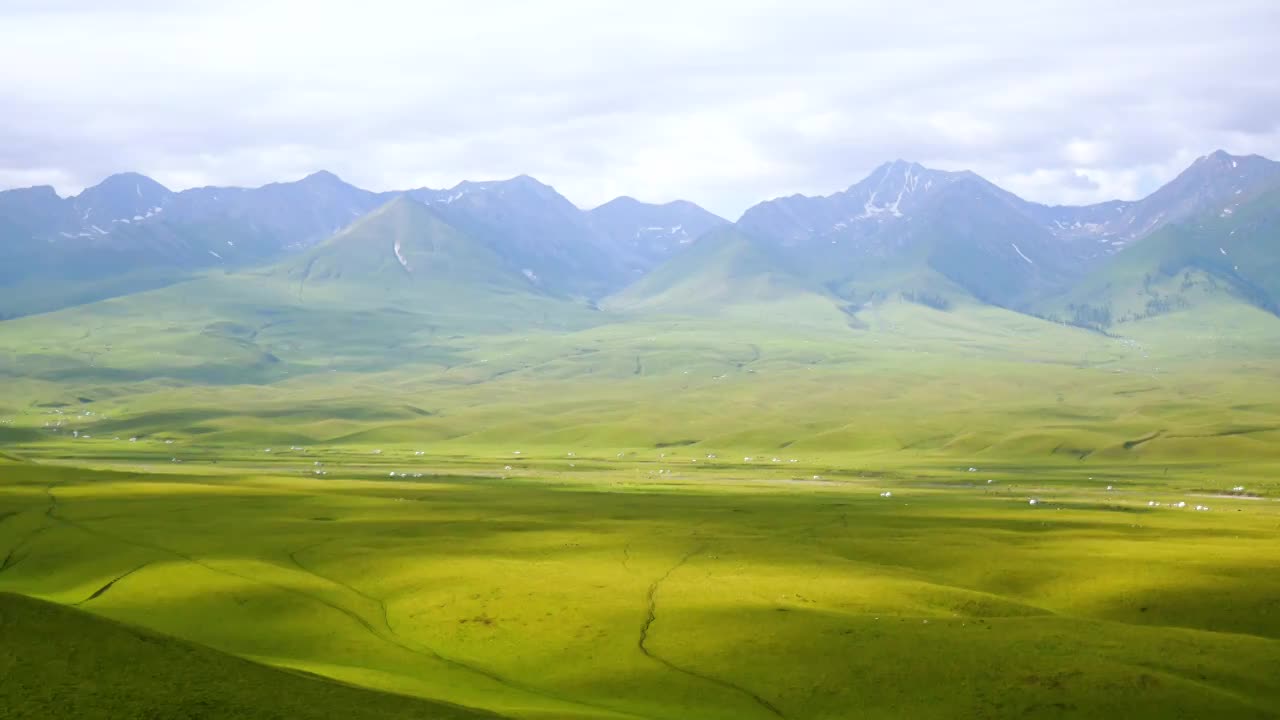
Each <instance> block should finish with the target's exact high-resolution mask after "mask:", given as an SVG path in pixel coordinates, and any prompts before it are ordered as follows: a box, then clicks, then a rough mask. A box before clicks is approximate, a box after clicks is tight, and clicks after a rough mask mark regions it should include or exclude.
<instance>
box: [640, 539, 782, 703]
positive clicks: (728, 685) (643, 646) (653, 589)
mask: <svg viewBox="0 0 1280 720" xmlns="http://www.w3.org/2000/svg"><path fill="white" fill-rule="evenodd" d="M702 550H703V548H702V547H701V546H699V547H695V548H694V549H692V550H690V551H688V552H686V553H685V554H684V555H683V556H682V557H681V558H680V560H679V561H678V562H677V563H676V564H675V565H672V566H671V567H669V568H667V571H666V572H664V573H663V574H662V576H661V577H659V578H658V579H657V580H654V581H653V582H652V583H650V585H649V590H648V592H647V594H646V597H645V599H646V601H647V603H648V612H647V613H646V614H645V619H644V622H643V623H641V624H640V639H639V641H638V642H637V643H636V647H638V648H639V649H640V652H641V653H642V654H643V655H644V656H645V657H647V658H649V659H650V660H653V661H654V662H657V663H659V664H661V665H663V666H664V667H667V668H668V669H670V670H673V671H675V672H678V673H680V674H681V675H687V676H689V677H691V678H694V679H697V680H701V681H703V682H708V683H711V684H713V685H718V686H720V687H722V688H725V689H726V690H730V691H732V692H735V693H738V694H740V695H745V696H746V697H748V698H750V699H751V700H752V702H754V703H756V704H757V705H759V706H760V707H762V708H764V709H765V710H767V711H768V712H769V714H771V715H773V716H775V717H780V718H785V717H786V716H785V715H783V714H782V711H780V710H779V709H778V708H777V707H776V706H774V704H773V703H771V702H769V701H768V700H765V699H764V698H762V697H760V696H759V695H757V694H756V693H754V692H752V691H750V690H748V689H747V688H744V687H742V686H741V685H738V684H736V683H733V682H730V681H728V680H721V679H720V678H716V677H712V676H710V675H706V674H704V673H701V672H698V671H697V670H692V669H690V668H687V667H684V666H681V665H677V664H675V663H674V662H672V661H670V660H668V659H667V658H665V657H663V656H661V655H659V654H657V653H655V652H654V651H653V650H651V649H650V648H649V647H648V642H649V630H650V629H651V628H652V627H653V623H654V622H655V621H656V620H657V619H658V600H657V595H658V591H659V590H660V589H661V588H662V584H663V583H664V582H666V580H667V578H669V577H671V575H672V574H673V573H674V572H675V571H677V570H679V569H680V568H682V567H684V565H685V564H686V563H688V562H689V559H690V558H692V557H693V556H694V555H697V554H698V553H700V552H702Z"/></svg>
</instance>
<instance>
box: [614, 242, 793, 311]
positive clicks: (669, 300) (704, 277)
mask: <svg viewBox="0 0 1280 720" xmlns="http://www.w3.org/2000/svg"><path fill="white" fill-rule="evenodd" d="M813 292H814V290H812V289H810V288H808V287H806V285H805V282H804V280H802V279H801V278H800V277H799V276H797V275H795V274H793V273H792V272H791V271H790V270H789V268H788V267H787V264H786V263H785V261H784V260H783V259H782V258H781V257H779V256H778V254H777V253H776V252H774V251H771V250H770V249H769V248H768V247H767V246H764V245H762V244H761V243H759V242H758V241H756V240H755V239H753V238H752V237H751V236H749V235H747V234H746V233H744V232H742V231H741V230H738V229H737V228H734V227H723V228H717V229H715V230H712V231H710V232H708V233H707V234H706V235H704V236H703V237H702V238H701V239H699V240H698V242H697V243H694V244H693V245H691V246H689V247H688V248H686V249H685V250H684V251H683V252H681V253H679V254H678V255H676V256H675V257H673V258H671V259H670V260H668V261H667V262H665V263H663V264H662V265H660V266H658V267H657V268H656V269H654V270H653V271H651V272H650V273H648V274H647V275H645V276H644V277H642V278H641V279H640V280H638V281H636V282H635V283H634V284H632V285H631V286H630V287H628V288H626V289H625V290H623V291H622V292H620V293H618V294H616V295H614V296H612V297H610V298H609V299H608V300H607V301H606V302H605V304H604V306H605V307H607V308H616V309H628V310H639V309H645V310H662V311H668V312H672V311H674V312H680V311H706V310H716V309H721V308H724V307H726V306H730V305H735V304H747V303H760V302H770V301H775V300H779V299H782V298H786V297H790V296H796V295H802V294H806V293H813Z"/></svg>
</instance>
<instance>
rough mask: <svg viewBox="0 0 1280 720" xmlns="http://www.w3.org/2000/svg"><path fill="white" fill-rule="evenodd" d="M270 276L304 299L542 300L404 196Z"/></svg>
mask: <svg viewBox="0 0 1280 720" xmlns="http://www.w3.org/2000/svg"><path fill="white" fill-rule="evenodd" d="M277 268H278V269H276V270H273V271H268V272H269V273H271V274H275V273H278V272H283V273H285V274H286V275H287V276H288V278H289V282H290V284H291V285H292V286H294V287H296V290H297V296H298V298H299V299H301V300H306V299H307V298H308V297H309V295H310V294H312V293H318V294H321V295H324V296H327V297H333V296H335V295H337V296H341V297H342V298H350V297H353V296H356V297H359V296H364V295H368V293H369V292H370V291H371V290H372V291H374V292H376V293H377V294H379V295H382V296H385V297H386V298H387V299H388V300H390V299H391V298H397V299H411V298H413V297H415V296H417V297H419V298H420V299H424V300H425V299H426V298H434V299H435V300H437V301H447V300H449V299H450V298H452V299H453V300H454V302H458V301H460V300H461V299H462V298H461V297H459V294H463V295H480V294H483V293H486V292H501V293H506V294H513V293H527V294H540V291H539V290H538V287H537V283H536V278H534V277H527V276H522V275H521V274H520V272H519V271H518V270H514V269H511V268H508V266H507V265H506V264H505V263H504V262H503V261H502V259H501V258H499V257H498V256H497V255H496V254H494V252H493V251H492V250H490V249H488V248H487V247H485V246H484V245H481V244H480V243H478V242H476V241H475V240H473V239H471V238H470V237H468V236H466V235H464V234H463V233H462V232H460V231H459V230H457V229H456V228H454V227H452V226H450V225H449V224H448V223H446V222H445V221H444V220H443V219H442V218H441V217H440V216H439V215H437V214H436V213H435V212H433V211H432V210H430V209H429V208H427V207H426V206H425V205H423V204H421V203H419V202H417V201H415V200H411V199H410V198H408V197H407V196H401V197H399V198H396V199H395V200H392V201H391V202H389V203H387V204H386V205H384V206H382V207H381V208H379V209H378V210H375V211H374V212H372V213H370V214H369V215H367V216H365V217H363V218H361V219H360V220H359V221H357V222H356V223H354V224H352V225H351V226H350V227H348V228H346V229H345V230H343V231H341V232H339V233H338V234H337V235H334V236H333V237H331V238H329V239H328V240H326V241H325V242H323V243H321V244H320V245H318V246H316V247H314V248H312V249H310V250H308V251H306V252H304V253H302V254H301V255H298V256H296V257H291V258H289V259H288V260H286V261H284V262H283V263H281V264H280V265H279V266H277Z"/></svg>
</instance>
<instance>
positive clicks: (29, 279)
mask: <svg viewBox="0 0 1280 720" xmlns="http://www.w3.org/2000/svg"><path fill="white" fill-rule="evenodd" d="M1277 182H1280V163H1276V162H1273V161H1270V160H1267V159H1265V158H1261V157H1257V156H1248V157H1238V156H1232V155H1229V154H1227V153H1225V152H1221V151H1219V152H1215V153H1213V154H1211V155H1209V156H1206V157H1203V158H1200V159H1199V160H1197V161H1196V163H1195V164H1193V165H1192V166H1191V167H1190V168H1188V169H1187V170H1186V171H1185V172H1183V173H1182V174H1181V175H1179V176H1178V177H1177V178H1175V179H1174V180H1173V181H1172V182H1170V183H1169V184H1168V185H1166V186H1165V187H1163V188H1161V189H1159V190H1158V191H1156V192H1154V193H1152V194H1151V195H1150V196H1148V197H1146V198H1143V199H1142V200H1138V201H1132V202H1130V201H1112V202H1108V203H1101V204H1097V205H1091V206H1085V207H1062V206H1060V207H1050V206H1045V205H1040V204H1037V203H1032V202H1028V201H1025V200H1023V199H1021V198H1019V197H1017V196H1015V195H1013V194H1012V193H1009V192H1007V191H1005V190H1002V189H1001V188H999V187H997V186H995V185H993V184H992V183H990V182H987V181H986V180H984V179H983V178H981V177H979V176H977V175H975V174H973V173H971V172H947V171H941V170H933V169H929V168H925V167H923V166H921V165H919V164H916V163H911V162H906V161H903V160H898V161H894V162H890V163H886V164H884V165H882V166H880V167H879V168H876V170H874V171H873V172H872V173H871V174H870V175H869V176H868V177H866V178H865V179H863V180H862V181H860V182H858V183H855V184H854V185H852V186H850V187H849V188H847V189H846V190H843V191H841V192H837V193H835V194H833V195H829V196H826V197H806V196H802V195H794V196H791V197H785V198H778V199H775V200H770V201H767V202H764V203H760V204H759V205H756V206H755V207H752V208H751V209H749V210H747V212H746V213H744V214H743V216H742V218H741V219H740V220H739V221H738V222H737V223H736V224H735V225H734V227H735V228H736V229H737V230H738V231H740V233H739V235H740V237H739V236H734V235H732V234H729V235H726V234H724V233H721V234H720V235H716V236H715V237H716V238H718V239H717V243H718V244H717V245H713V246H712V248H711V249H709V250H706V251H699V250H698V248H697V246H698V244H699V242H698V239H699V238H700V237H702V236H704V235H707V234H708V233H715V232H716V231H717V229H723V228H726V227H728V226H727V224H726V221H724V220H723V219H722V218H719V217H716V216H715V215H713V214H711V213H708V212H706V211H705V210H703V209H702V208H699V207H698V206H696V205H694V204H692V203H688V202H683V201H677V202H672V203H667V204H664V205H653V204H648V203H642V202H639V201H637V200H634V199H632V198H626V197H623V198H618V199H616V200H613V201H611V202H609V203H606V204H604V205H602V206H600V207H598V208H595V209H594V210H591V211H589V212H584V211H582V210H580V209H579V208H577V207H575V206H574V205H573V204H572V203H571V202H569V200H567V199H566V198H564V197H563V196H562V195H560V194H559V193H558V192H556V190H555V189H554V188H552V187H550V186H548V185H545V184H543V183H541V182H538V181H537V180H535V179H533V178H530V177H528V176H519V177H516V178H512V179H510V180H503V181H491V182H463V183H460V184H458V185H457V186H455V187H453V188H450V189H448V190H433V189H429V188H420V189H417V190H410V191H407V193H406V194H408V195H409V196H410V197H412V198H413V199H414V200H416V201H417V202H420V203H421V204H422V205H424V206H426V207H427V208H430V213H431V215H432V217H435V218H437V219H438V220H439V222H442V223H444V224H445V225H447V226H448V227H450V228H452V229H453V230H454V231H456V232H457V233H459V234H460V235H461V236H463V237H465V238H467V239H468V241H469V242H470V243H473V244H474V245H475V246H476V247H478V248H483V249H484V251H485V254H483V255H482V254H479V253H478V252H477V253H474V254H468V257H469V258H470V259H469V260H468V263H469V264H471V265H478V264H484V263H488V264H491V265H493V266H494V269H495V272H501V273H505V274H514V275H516V276H519V277H520V278H522V280H521V282H527V283H529V284H530V286H531V287H532V288H534V289H536V291H537V292H541V293H546V294H549V295H559V296H571V297H583V298H587V299H592V300H596V299H600V298H604V297H606V296H614V298H613V300H614V301H618V300H619V299H620V298H621V299H622V300H625V299H626V298H628V297H630V298H632V299H633V300H634V299H635V298H637V297H639V296H640V295H646V296H656V295H657V294H660V293H658V291H657V288H658V287H659V286H662V285H664V284H665V285H670V286H671V287H675V286H677V285H679V284H680V283H681V282H684V281H678V278H679V277H681V276H684V277H687V278H690V279H689V280H688V283H686V285H685V287H687V288H692V287H693V286H694V285H696V284H698V283H707V284H708V287H713V286H715V285H716V284H717V283H721V284H722V283H724V282H728V280H729V279H731V278H740V277H745V276H744V275H743V272H742V268H744V267H748V266H754V265H760V266H767V267H768V272H769V273H783V274H785V275H786V277H788V278H793V279H795V280H796V281H797V282H800V283H801V284H802V285H803V286H804V287H806V288H810V289H816V290H817V291H819V292H822V293H828V294H830V295H833V296H836V297H839V298H843V299H844V300H845V301H847V302H865V301H868V300H875V299H877V298H885V297H892V296H895V295H896V296H904V297H910V298H914V299H917V300H922V301H925V302H928V303H930V304H934V305H937V306H946V305H948V304H949V303H952V302H957V301H964V302H975V301H976V302H983V303H992V304H996V305H1001V306H1005V307H1009V308H1014V309H1020V310H1029V311H1035V312H1040V311H1044V310H1045V309H1046V308H1049V309H1053V310H1055V311H1060V310H1061V308H1062V305H1061V304H1060V303H1058V300H1061V299H1064V298H1073V299H1075V300H1079V299H1080V298H1079V292H1080V291H1079V288H1082V287H1085V286H1089V287H1093V288H1095V289H1097V288H1098V286H1097V285H1096V281H1097V278H1099V277H1104V276H1106V273H1110V272H1113V270H1112V269H1113V268H1118V267H1122V266H1124V263H1137V264H1136V265H1134V267H1139V266H1142V267H1146V266H1149V265H1150V264H1151V263H1150V262H1146V261H1141V262H1140V261H1138V260H1134V259H1133V258H1137V257H1140V256H1141V257H1146V255H1143V254H1140V253H1138V254H1130V251H1136V250H1138V249H1140V248H1145V250H1144V252H1145V253H1148V254H1150V256H1151V257H1152V258H1155V262H1156V265H1157V266H1158V267H1157V270H1159V272H1162V273H1165V274H1166V275H1168V274H1169V273H1168V272H1166V271H1168V270H1169V268H1170V267H1171V263H1172V264H1176V263H1174V262H1173V261H1172V260H1170V259H1169V258H1166V257H1164V254H1165V251H1163V250H1160V249H1159V248H1161V247H1163V244H1171V247H1175V246H1176V247H1179V248H1181V247H1183V245H1184V244H1185V243H1184V242H1183V241H1178V242H1174V241H1173V240H1170V239H1168V238H1171V237H1174V235H1175V234H1176V233H1186V232H1191V231H1189V230H1187V229H1186V228H1183V229H1182V230H1177V231H1176V232H1175V231H1174V230H1170V228H1177V227H1181V226H1182V225H1185V224H1186V223H1188V222H1193V221H1194V222H1195V223H1197V225H1196V227H1198V228H1201V231H1196V232H1202V233H1203V236H1201V235H1196V237H1197V238H1199V239H1198V240H1196V241H1195V242H1196V243H1199V245H1204V246H1205V247H1210V249H1212V247H1211V246H1213V242H1214V241H1215V239H1216V238H1217V237H1218V236H1217V235H1216V233H1219V231H1221V232H1223V233H1226V232H1230V231H1231V230H1233V229H1234V230H1237V232H1238V233H1245V232H1246V229H1245V228H1244V227H1239V228H1235V227H1232V228H1228V227H1227V226H1228V225H1229V224H1230V222H1231V220H1232V218H1233V216H1234V215H1235V214H1237V213H1241V212H1243V208H1245V207H1246V206H1248V207H1250V208H1254V209H1252V210H1251V211H1250V213H1251V214H1250V217H1259V216H1260V215H1259V214H1260V213H1265V211H1264V210H1258V209H1256V208H1258V207H1262V208H1266V207H1267V206H1268V205H1267V204H1268V203H1270V202H1273V200H1272V199H1269V198H1272V196H1271V195H1269V194H1268V192H1269V190H1270V189H1271V188H1273V187H1275V185H1276V183H1277ZM397 195H398V194H397V193H374V192H369V191H367V190H362V189H360V188H357V187H354V186H352V185H349V184H347V183H345V182H343V181H342V180H340V179H339V178H338V177H336V176H334V175H333V174H331V173H327V172H319V173H315V174H313V175H310V176H308V177H306V178H303V179H302V180H298V181H295V182H288V183H273V184H270V185H266V186H263V187H260V188H252V189H245V188H229V187H227V188H222V187H206V188H195V189H191V190H185V191H182V192H176V193H175V192H172V191H170V190H168V189H166V188H165V187H163V186H162V185H160V184H159V183H156V182H154V181H153V180H150V179H149V178H147V177H145V176H142V175H138V174H136V173H123V174H119V175H113V176H112V177H110V178H107V179H106V180H104V181H103V182H102V183H100V184H99V185H97V186H94V187H91V188H88V189H86V190H85V191H84V192H82V193H80V194H79V195H77V196H75V197H71V198H60V197H58V196H57V195H56V194H55V193H54V191H53V190H52V189H51V188H47V187H42V188H27V189H22V190H11V191H6V192H0V317H7V316H13V315H17V314H23V313H30V312H36V311H41V310H47V309H53V308H57V307H63V306H66V305H71V304H78V303H83V302H88V301H92V300H96V299H100V298H106V297H111V296H115V295H121V294H129V293H133V292H137V291H140V290H145V289H150V288H154V287H159V286H162V285H164V284H167V283H170V282H174V281H177V280H180V279H183V278H185V277H190V276H191V275H193V274H199V273H204V272H209V271H212V270H235V269H238V268H248V267H257V266H267V265H271V264H273V263H279V262H281V261H282V259H287V258H290V257H294V256H296V255H297V254H298V253H305V252H306V251H307V250H308V248H312V247H314V246H316V245H317V243H320V242H321V241H322V240H324V239H325V238H327V237H330V236H333V235H335V233H339V234H340V233H341V232H342V230H343V228H345V227H347V226H349V225H351V224H352V223H353V222H355V221H358V220H359V219H360V218H362V217H365V216H366V215H367V214H368V213H370V212H371V211H373V210H374V209H376V208H379V207H381V206H383V205H384V204H385V203H386V202H387V201H388V200H390V199H392V198H394V197H396V196H397ZM1255 202H1257V203H1261V204H1260V205H1255ZM398 212H399V211H398ZM1214 217H1216V218H1217V219H1218V220H1220V221H1221V222H1217V221H1210V220H1205V218H1214ZM1219 226H1221V227H1219ZM1259 227H1263V228H1265V227H1267V226H1265V224H1264V225H1262V226H1259ZM1166 230H1168V232H1167V233H1166ZM368 232H372V231H368ZM1248 232H1252V233H1254V234H1256V235H1257V237H1258V240H1257V243H1259V244H1260V245H1259V246H1260V247H1261V246H1265V245H1266V238H1267V237H1268V236H1267V235H1266V233H1267V232H1270V231H1269V230H1265V229H1254V230H1249V231H1248ZM1192 234H1194V233H1192ZM734 237H737V238H738V239H736V240H735V239H732V238H734ZM1178 237H1182V236H1181V235H1179V236H1178ZM1160 238H1164V239H1160ZM1157 240H1158V242H1157ZM1149 241H1150V242H1149ZM1187 242H1190V241H1187ZM1224 247H1225V246H1224ZM1170 252H1173V251H1172V250H1170ZM1179 252H1180V251H1179ZM1175 254H1176V253H1175ZM1121 256H1126V259H1125V260H1124V261H1123V263H1120V264H1115V263H1112V262H1111V261H1110V260H1109V258H1120V257H1121ZM1197 257H1199V256H1198V255H1197ZM761 258H764V259H761ZM748 259H749V260H750V261H748ZM386 261H387V258H386V257H381V256H380V259H379V262H380V263H385V262H386ZM717 263H720V264H727V265H729V266H731V267H729V268H728V269H727V270H725V271H724V272H721V271H719V270H716V269H715V268H709V267H708V268H703V267H699V265H700V264H702V265H706V264H710V265H715V264H717ZM1143 263H1146V264H1145V265H1144V264H1143ZM1196 263H1199V264H1198V265H1196V267H1199V266H1200V265H1203V264H1205V263H1204V262H1203V261H1202V260H1197V261H1196ZM1219 264H1220V263H1219ZM1253 266H1256V267H1258V268H1263V267H1269V265H1268V264H1267V263H1266V262H1263V261H1262V260H1258V261H1257V262H1256V263H1254V264H1253ZM1215 267H1216V266H1215ZM1233 267H1234V264H1233ZM680 268H684V269H683V270H681V269H680ZM390 269H391V270H394V269H395V268H394V267H391V268H390ZM650 272H652V273H653V274H654V277H653V278H652V279H649V278H647V277H646V273H650ZM717 272H719V273H720V274H719V275H717V274H716V273H717ZM1143 272H1144V273H1145V272H1147V271H1146V270H1144V271H1143ZM1215 272H1217V271H1215ZM1233 272H1234V271H1233ZM726 273H727V274H726ZM376 274H377V273H375V275H376ZM748 274H749V273H748ZM779 277H781V275H779ZM1214 277H1219V278H1220V280H1222V281H1223V282H1226V281H1227V279H1226V278H1222V277H1220V276H1219V275H1214ZM664 278H665V279H664ZM1242 278H1243V279H1242ZM638 279H639V280H641V282H637V280H638ZM645 280H648V281H649V282H647V283H646V282H644V281H645ZM754 282H755V281H754V280H752V281H750V282H749V283H748V284H750V283H754ZM1230 282H1231V283H1233V285H1232V287H1235V288H1237V290H1236V291H1235V292H1237V293H1238V294H1239V293H1244V294H1249V293H1252V295H1251V297H1254V298H1255V301H1257V302H1258V303H1263V304H1265V302H1271V300H1261V299H1259V298H1263V297H1264V295H1265V296H1266V297H1271V295H1270V294H1269V291H1267V292H1265V293H1259V292H1255V291H1252V290H1248V289H1247V288H1249V287H1258V288H1263V287H1268V285H1267V282H1266V281H1265V278H1254V277H1252V276H1250V277H1248V278H1244V277H1243V276H1242V277H1241V278H1232V279H1230ZM1090 283H1095V284H1093V285H1090ZM1104 284H1105V283H1104ZM623 288H627V289H626V291H625V292H622V293H619V291H620V290H622V289H623ZM646 288H648V289H647V290H646ZM713 289H714V288H713ZM663 292H665V291H663ZM681 292H682V293H684V294H686V295H690V296H692V295H696V294H698V293H694V292H692V290H690V292H684V291H681ZM717 292H719V291H713V292H705V293H702V295H704V296H706V297H712V296H715V295H716V293H717ZM753 292H754V291H752V290H748V291H747V293H746V294H747V295H751V294H752V293H753ZM677 294H680V293H677ZM1073 302H1074V300H1073ZM1068 304H1071V303H1068ZM1075 304H1076V305H1078V302H1077V303H1075ZM1157 305H1159V303H1157ZM1117 307H1118V305H1117ZM1068 314H1070V315H1072V317H1074V313H1068ZM1086 314H1088V313H1086ZM1130 314H1132V313H1130Z"/></svg>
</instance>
